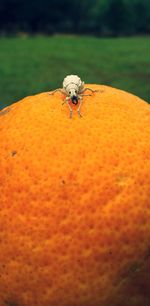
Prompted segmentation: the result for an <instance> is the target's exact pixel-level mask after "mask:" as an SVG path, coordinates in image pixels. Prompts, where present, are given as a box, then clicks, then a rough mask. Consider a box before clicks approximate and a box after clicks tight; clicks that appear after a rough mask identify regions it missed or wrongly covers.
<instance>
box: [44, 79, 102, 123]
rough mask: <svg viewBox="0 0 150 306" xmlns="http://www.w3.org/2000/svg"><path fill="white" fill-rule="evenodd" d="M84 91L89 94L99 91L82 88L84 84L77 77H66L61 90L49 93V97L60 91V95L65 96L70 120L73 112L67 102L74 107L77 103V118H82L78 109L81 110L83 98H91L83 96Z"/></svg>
mask: <svg viewBox="0 0 150 306" xmlns="http://www.w3.org/2000/svg"><path fill="white" fill-rule="evenodd" d="M86 90H89V91H91V93H94V92H97V91H99V90H93V89H91V88H88V87H84V82H83V81H81V79H80V78H79V77H78V76H77V75H68V76H66V77H65V78H64V80H63V88H58V89H56V90H54V91H52V92H50V93H49V95H53V94H54V93H55V92H57V91H60V92H61V93H63V94H64V95H66V99H65V102H64V103H66V104H67V105H68V108H69V110H70V118H72V112H73V110H72V108H71V106H70V104H69V100H70V101H71V102H72V103H73V104H75V105H77V104H78V103H79V107H78V109H77V112H78V115H79V117H82V116H81V113H80V109H81V105H82V102H83V96H92V94H84V92H85V91H86ZM79 100H80V101H79ZM64 103H63V104H64Z"/></svg>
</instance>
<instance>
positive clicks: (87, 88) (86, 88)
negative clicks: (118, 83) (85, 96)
mask: <svg viewBox="0 0 150 306" xmlns="http://www.w3.org/2000/svg"><path fill="white" fill-rule="evenodd" d="M85 90H90V91H91V92H99V91H100V92H103V90H93V89H91V88H89V87H85V88H84V89H83V90H82V93H83V92H85Z"/></svg>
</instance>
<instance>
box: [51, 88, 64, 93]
mask: <svg viewBox="0 0 150 306" xmlns="http://www.w3.org/2000/svg"><path fill="white" fill-rule="evenodd" d="M57 91H60V92H61V93H63V94H65V91H64V90H63V89H61V88H58V89H55V90H54V91H52V92H49V93H48V94H49V95H53V94H54V93H55V92H57Z"/></svg>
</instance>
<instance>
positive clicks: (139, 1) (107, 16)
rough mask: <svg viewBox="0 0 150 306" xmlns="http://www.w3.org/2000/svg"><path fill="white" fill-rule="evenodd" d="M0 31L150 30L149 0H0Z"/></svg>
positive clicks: (118, 32) (126, 32)
mask: <svg viewBox="0 0 150 306" xmlns="http://www.w3.org/2000/svg"><path fill="white" fill-rule="evenodd" d="M0 16H1V18H0V32H1V33H2V34H12V33H17V32H30V33H37V32H42V33H47V34H53V33H84V34H87V33H88V34H95V35H103V36H104V35H111V36H112V35H113V36H120V35H131V34H138V33H150V1H149V0H132V1H130V0H92V1H91V0H82V1H81V0H72V1H70V0H63V1H62V0H0Z"/></svg>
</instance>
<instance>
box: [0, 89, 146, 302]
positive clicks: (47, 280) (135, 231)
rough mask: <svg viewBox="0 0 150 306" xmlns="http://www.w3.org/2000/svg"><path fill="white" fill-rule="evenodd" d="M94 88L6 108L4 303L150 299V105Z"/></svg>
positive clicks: (1, 226)
mask: <svg viewBox="0 0 150 306" xmlns="http://www.w3.org/2000/svg"><path fill="white" fill-rule="evenodd" d="M88 86H89V87H91V88H93V89H100V90H103V92H96V93H94V94H93V95H92V96H87V97H84V99H83V105H82V108H81V113H82V118H79V117H78V114H77V107H78V105H77V106H73V109H74V111H73V117H72V119H70V118H69V109H68V106H67V105H66V104H64V105H62V102H63V101H64V98H65V97H63V95H62V94H61V93H59V92H57V93H55V94H54V95H53V96H50V95H48V93H41V94H37V95H35V96H31V97H27V98H25V99H23V100H21V101H19V102H18V103H14V104H13V105H11V106H10V107H8V108H5V109H4V110H2V111H1V112H0V306H131V305H132V306H133V305H134V306H148V305H150V106H149V105H148V103H146V102H144V101H142V100H141V99H140V98H138V97H136V96H134V95H132V94H129V93H127V92H124V91H121V90H117V89H114V88H111V87H107V86H100V85H88Z"/></svg>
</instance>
